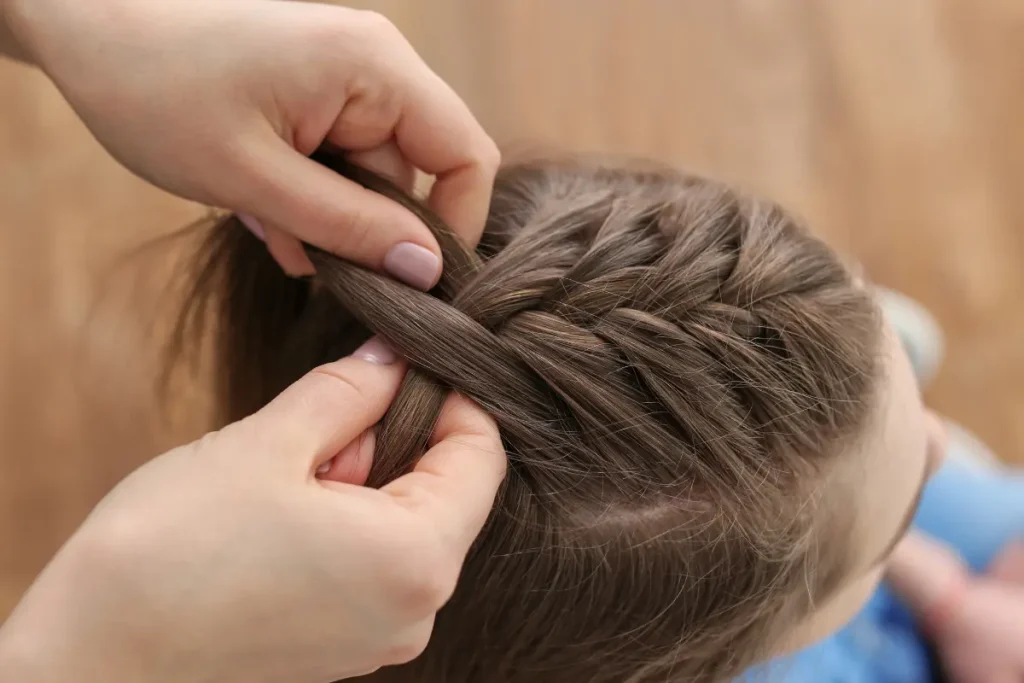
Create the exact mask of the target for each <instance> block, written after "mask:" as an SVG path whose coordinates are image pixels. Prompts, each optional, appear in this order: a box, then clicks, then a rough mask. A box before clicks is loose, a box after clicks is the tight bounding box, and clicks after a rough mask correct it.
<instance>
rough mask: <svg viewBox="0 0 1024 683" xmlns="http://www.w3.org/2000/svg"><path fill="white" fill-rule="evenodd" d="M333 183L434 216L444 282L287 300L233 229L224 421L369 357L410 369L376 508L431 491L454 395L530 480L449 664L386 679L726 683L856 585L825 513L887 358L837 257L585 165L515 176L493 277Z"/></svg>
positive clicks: (355, 273)
mask: <svg viewBox="0 0 1024 683" xmlns="http://www.w3.org/2000/svg"><path fill="white" fill-rule="evenodd" d="M315 158H316V159H317V160H318V161H319V162H320V163H322V164H325V165H326V166H328V167H330V168H333V169H334V170H336V171H337V172H339V173H341V174H343V175H345V176H347V177H349V178H351V179H353V180H355V181H357V182H359V183H361V184H363V185H364V186H366V187H368V188H370V189H373V190H376V191H378V192H380V193H382V194H384V195H386V196H388V197H391V198H393V199H394V200H396V201H399V202H401V203H402V204H403V205H405V206H406V207H408V208H409V209H410V210H412V211H414V212H415V213H416V214H417V215H419V216H420V218H422V219H423V221H424V222H425V223H426V224H427V225H428V226H429V227H430V229H431V230H432V231H433V233H434V234H435V236H436V237H437V239H438V240H439V242H440V244H441V247H442V251H443V255H444V264H445V269H444V274H443V277H442V278H441V281H440V284H439V285H438V286H437V287H436V288H435V289H434V290H433V291H432V292H430V293H422V292H418V291H415V290H413V289H410V288H408V287H406V286H404V285H402V284H399V283H398V282H395V281H393V280H391V279H388V278H386V277H383V276H381V275H378V274H375V273H372V272H369V271H367V270H364V269H362V268H360V267H358V266H355V265H352V264H350V263H348V262H345V261H343V260H340V259H338V258H336V257H334V256H332V255H330V254H328V253H325V252H323V251H320V250H317V249H315V248H312V247H309V248H308V249H307V251H308V253H309V255H310V257H311V259H312V261H313V263H314V265H315V267H316V270H317V275H316V276H315V277H314V278H312V279H309V280H295V279H290V278H288V277H286V276H285V275H284V274H283V273H282V272H281V271H280V269H279V268H278V267H277V265H276V264H275V263H274V262H273V261H272V260H271V258H270V256H269V255H268V254H267V252H266V250H265V248H264V246H263V245H262V244H261V243H260V242H259V240H257V239H256V238H255V237H254V236H252V235H251V234H250V233H248V232H247V231H246V230H245V229H244V228H243V227H242V226H241V225H240V224H239V223H238V221H237V220H236V219H234V218H227V219H224V220H223V221H221V223H220V224H219V225H217V226H216V229H214V230H213V231H211V232H210V233H209V236H208V238H207V240H206V242H205V243H204V245H203V247H202V253H201V258H199V259H198V261H197V263H196V271H195V280H194V282H195V286H194V291H193V295H192V297H191V298H190V300H189V303H188V305H187V307H186V310H185V312H184V317H183V324H182V325H180V326H179V328H178V334H179V337H178V339H177V342H178V344H179V345H180V344H182V343H184V342H185V341H187V340H189V339H190V338H193V337H197V336H201V334H202V332H201V330H199V329H198V328H197V327H196V324H197V323H201V322H202V321H204V320H207V319H210V318H212V319H213V321H214V323H215V324H216V326H217V335H216V343H217V351H216V355H217V366H216V367H217V368H218V372H219V376H218V379H219V382H220V387H219V388H220V404H221V406H222V408H223V409H224V414H223V416H222V417H223V419H225V420H236V419H239V418H241V417H243V416H245V415H247V414H249V413H251V412H253V411H255V410H257V409H258V408H259V407H261V406H262V405H263V404H265V403H267V402H268V401H269V400H270V399H271V398H273V397H274V396H275V395H276V394H277V393H279V392H280V391H281V390H282V389H283V388H284V387H285V386H287V385H288V384H289V383H291V382H293V381H294V380H296V379H297V378H298V377H300V376H301V375H302V374H304V373H305V372H307V371H308V370H310V369H312V368H314V367H315V366H317V365H319V364H321V363H324V362H327V361H331V360H334V359H337V358H339V357H341V356H343V355H345V354H347V353H349V352H351V351H352V350H353V349H354V348H355V347H356V346H358V345H359V344H360V343H361V342H362V341H364V340H365V339H366V338H367V337H368V336H369V334H370V333H371V331H372V332H373V333H377V334H380V335H382V336H383V337H384V338H386V339H387V340H388V341H389V342H390V343H391V344H392V345H393V346H394V347H395V348H396V349H397V350H398V351H399V353H400V354H401V355H403V356H404V357H405V358H407V359H408V361H409V364H410V367H411V369H410V371H409V374H408V377H407V378H406V380H405V383H404V385H403V387H402V389H401V391H400V393H399V396H398V399H397V400H396V401H395V403H394V404H393V406H392V407H391V409H390V411H389V412H388V414H387V416H386V417H385V418H384V420H383V422H382V424H381V425H380V428H379V437H378V441H377V450H376V456H375V461H374V464H373V468H372V471H371V474H370V482H369V485H371V486H379V485H381V484H383V483H385V482H387V481H390V480H391V479H393V478H395V477H397V476H399V475H400V474H402V473H403V472H405V471H407V470H408V469H409V468H410V466H411V464H412V463H413V462H414V460H415V458H416V457H417V455H418V454H419V453H421V452H422V449H423V446H424V442H425V440H426V438H427V436H428V435H429V433H430V431H431V429H432V426H433V423H434V421H435V419H436V418H437V414H438V410H439V407H440V405H441V402H442V400H443V398H444V396H445V394H446V392H448V391H450V390H456V391H459V392H460V393H462V394H464V395H466V396H468V397H470V398H472V399H473V400H475V401H476V402H477V403H479V404H480V405H481V406H483V407H484V408H485V409H486V410H487V411H488V412H489V413H491V414H492V415H493V416H494V418H495V419H496V420H497V422H498V425H499V426H500V428H501V433H502V437H503V440H504V443H505V446H506V448H507V450H508V454H509V460H510V465H509V474H508V477H507V479H506V481H505V483H504V485H503V487H502V489H501V491H500V493H499V495H498V499H497V503H496V506H495V510H494V512H493V514H492V516H491V519H490V520H489V522H488V525H487V527H486V528H485V530H484V532H483V534H482V536H481V537H480V539H479V540H478V542H477V543H476V545H475V546H474V548H473V550H472V552H471V553H470V556H469V558H468V559H467V561H466V564H465V568H464V571H463V573H462V576H461V579H460V581H459V585H458V587H457V589H456V592H455V595H454V597H453V598H452V599H451V601H450V602H449V603H448V605H447V606H446V607H445V608H444V609H443V610H442V611H441V613H440V614H439V616H438V618H437V622H436V628H435V632H434V635H433V638H432V640H431V642H430V644H429V646H428V647H427V650H426V652H425V653H424V654H423V655H422V656H421V657H419V658H418V659H416V660H414V661H413V662H411V663H409V664H406V665H403V666H399V667H392V668H388V669H384V670H382V671H380V672H378V673H377V674H375V675H374V677H375V678H374V680H387V681H401V682H403V683H405V682H408V683H412V682H414V681H416V682H421V681H422V682H425V683H442V682H443V683H519V682H524V683H548V682H551V683H578V682H579V683H582V682H584V681H586V682H587V683H600V682H605V681H607V682H609V683H611V682H615V683H622V682H624V681H635V682H640V681H669V680H671V681H718V680H724V679H727V678H729V677H731V676H734V675H736V674H737V673H739V672H740V671H741V670H742V669H744V668H745V667H747V666H748V665H750V664H751V663H753V662H754V661H756V660H757V659H759V658H762V657H764V656H766V655H768V654H769V653H771V652H772V650H773V648H775V647H777V646H778V643H779V639H780V637H781V636H783V635H784V634H785V632H786V629H787V627H790V626H792V625H793V624H794V623H795V622H797V621H798V620H799V619H800V618H802V617H803V616H804V615H805V614H806V613H807V612H808V611H809V609H810V607H811V604H812V602H813V600H814V599H815V598H816V597H818V596H820V595H822V594H823V593H825V592H827V591H828V590H830V589H831V588H833V587H834V586H835V584H836V582H837V580H838V579H839V578H840V577H841V576H842V575H843V572H844V571H846V569H847V560H848V557H847V549H846V547H845V544H844V543H842V542H839V541H838V540H835V539H838V538H839V536H838V535H835V536H832V534H838V533H843V530H842V529H840V528H838V527H837V524H840V523H841V522H842V520H843V518H844V517H846V516H844V515H842V514H839V513H837V512H836V510H837V509H838V508H841V507H842V505H841V501H840V499H841V498H842V497H843V492H841V491H833V490H832V489H831V488H828V489H827V490H824V491H822V489H824V488H825V486H824V485H825V482H826V479H827V473H828V471H829V469H830V465H831V463H833V462H835V461H836V459H837V458H838V457H840V456H842V454H843V453H844V452H848V450H849V449H848V446H849V444H850V442H851V440H852V439H853V438H856V437H857V436H858V435H859V434H860V433H862V432H863V431H864V430H865V428H866V425H867V424H868V420H869V419H870V415H871V410H872V405H874V403H875V401H874V391H875V388H876V386H877V384H878V382H877V381H876V380H877V376H878V361H877V355H878V353H879V348H880V339H881V335H880V331H879V330H880V328H879V321H878V318H877V314H876V310H875V307H874V305H873V303H872V302H871V300H870V298H869V296H868V294H867V293H866V292H865V291H864V290H863V289H862V288H861V287H860V286H858V285H857V284H856V283H855V282H854V280H853V278H852V277H851V275H850V273H849V272H848V271H847V270H846V269H845V268H844V267H843V265H842V264H841V263H840V261H839V260H838V258H837V257H836V256H835V254H834V253H832V251H831V250H830V249H829V248H828V247H826V246H825V245H824V244H823V243H822V242H820V241H819V240H817V239H816V238H814V237H812V236H810V235H809V234H808V233H807V232H806V231H805V230H804V229H803V228H801V227H800V226H798V225H797V224H796V223H795V222H794V221H793V220H792V219H791V218H790V217H789V216H788V215H787V214H786V213H785V212H783V211H782V210H781V209H780V208H779V207H778V206H776V205H774V204H772V203H769V202H765V201H760V200H756V199H752V198H748V197H745V196H742V195H740V194H738V193H737V192H735V191H733V190H731V189H729V188H727V187H724V186H722V185H719V184H717V183H714V182H711V181H708V180H705V179H701V178H696V177H691V176H687V175H683V174H680V173H677V172H673V171H668V170H661V169H640V168H636V169H634V168H616V167H608V166H604V165H601V164H599V163H590V162H587V161H584V160H569V161H544V162H532V163H523V164H518V165H513V166H509V167H506V168H504V169H503V170H502V171H501V172H500V174H499V176H498V178H497V181H496V184H495V191H494V199H493V202H492V205H491V210H490V216H489V219H488V222H487V227H486V231H485V232H484V235H483V238H482V241H481V243H480V245H479V246H478V247H477V249H476V250H475V251H473V250H469V249H467V248H465V247H464V246H463V245H462V244H461V243H460V242H459V240H458V239H457V238H456V237H454V236H453V234H452V233H451V232H450V231H449V230H448V229H447V228H446V227H445V226H444V225H443V224H442V222H441V221H440V220H439V219H438V218H437V217H436V216H434V215H432V214H431V213H430V212H429V211H428V210H427V209H426V208H424V207H423V205H421V204H420V203H419V202H417V201H416V200H414V199H412V198H409V197H408V196H406V195H405V194H404V193H403V192H402V191H400V190H399V189H398V188H396V187H395V186H393V185H392V184H391V183H389V182H388V181H386V180H384V179H382V178H380V177H378V176H376V175H374V174H372V173H369V172H367V171H366V170H363V169H360V168H358V167H355V166H353V165H351V164H350V163H348V162H346V161H345V159H344V158H343V157H342V156H341V155H340V154H337V153H334V152H331V151H329V150H321V151H320V152H319V153H318V154H317V155H316V157H315ZM209 303H214V304H215V306H214V307H213V308H212V309H209V310H208V309H207V304H209ZM211 312H212V314H211ZM822 499H825V502H826V503H827V505H826V504H822ZM826 537H827V538H828V539H829V542H824V543H821V544H820V546H819V543H818V541H824V540H825V539H826Z"/></svg>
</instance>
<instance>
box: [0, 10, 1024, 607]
mask: <svg viewBox="0 0 1024 683" xmlns="http://www.w3.org/2000/svg"><path fill="white" fill-rule="evenodd" d="M362 4H363V6H367V7H373V8H376V9H379V10H381V11H383V12H384V13H386V14H388V15H389V16H390V17H391V18H392V19H393V20H394V21H395V22H396V23H397V24H398V25H399V26H400V27H401V28H403V29H404V30H405V31H406V32H407V35H408V36H409V38H410V40H411V42H413V44H414V45H416V46H417V47H418V48H419V50H420V51H421V53H422V54H423V55H424V57H425V58H426V59H427V60H428V61H429V62H430V63H431V64H432V65H433V66H434V67H435V69H436V70H437V71H438V72H440V73H441V74H442V75H443V76H444V77H445V78H447V79H448V80H449V81H450V83H451V84H452V85H453V86H454V87H455V88H456V90H458V91H459V92H460V93H462V94H463V95H464V96H465V97H466V98H467V99H468V100H469V102H470V104H471V106H472V107H473V108H474V110H475V111H476V112H477V114H478V115H479V117H480V118H481V119H482V121H483V122H484V123H485V125H486V126H487V127H488V128H489V129H490V130H491V131H492V132H493V134H494V135H496V137H497V138H498V139H499V141H500V142H502V143H505V144H510V143H511V144H512V146H513V148H514V147H515V146H516V144H521V143H526V144H528V145H530V147H540V148H541V149H543V148H544V147H546V146H549V147H554V148H555V149H570V150H587V151H604V152H614V153H624V154H629V155H638V156H646V157H652V158H656V159H661V160H665V161H670V162H673V163H676V164H679V165H682V166H685V167H687V168H689V169H692V170H695V171H700V172H704V173H707V174H710V175H714V176H718V177H720V178H723V179H726V180H730V181H733V182H736V183H739V184H742V185H744V186H746V187H748V188H751V189H753V190H756V191H758V192H761V193H764V194H767V195H770V196H772V197H775V198H777V199H779V200H781V201H783V202H784V203H785V204H787V205H789V206H790V207H792V208H794V209H796V210H797V211H798V212H800V213H802V214H803V215H804V216H805V217H807V218H808V219H809V220H810V221H811V222H812V223H813V224H814V225H815V226H816V227H817V228H818V229H819V230H820V231H822V232H823V233H825V234H826V235H828V236H830V238H831V239H832V240H833V241H834V242H835V243H836V244H837V245H839V246H841V247H843V248H846V249H848V250H849V251H851V252H852V253H853V254H855V255H856V256H858V257H859V258H860V259H861V260H862V261H863V262H864V263H865V264H866V265H867V267H868V269H869V272H870V273H871V274H872V276H873V277H874V279H875V280H876V281H879V282H881V283H883V284H886V285H889V286H892V287H895V288H896V289H899V290H902V291H903V292H905V293H907V294H910V295H911V296H913V297H915V298H917V299H919V300H920V301H922V302H923V303H925V304H926V305H927V306H928V307H929V308H930V309H931V310H932V311H933V312H934V313H935V314H936V315H937V317H938V318H939V320H940V321H941V322H942V324H943V325H944V327H945V330H946V332H947V334H948V341H949V352H948V358H947V360H946V363H945V365H944V366H943V369H942V371H941V373H940V376H939V379H938V381H937V382H936V384H935V385H934V387H933V388H932V390H931V391H930V392H929V399H930V400H931V402H932V404H933V405H934V406H936V407H937V408H939V409H940V410H941V411H943V412H945V413H947V414H949V415H951V416H953V417H955V418H957V419H958V420H960V421H961V422H963V423H964V424H965V425H967V426H968V427H970V428H971V429H973V430H974V431H976V432H977V433H978V434H979V435H981V436H982V437H983V438H984V439H985V440H987V441H988V442H989V443H990V444H992V445H993V446H994V447H995V448H996V449H997V450H998V452H999V453H1000V454H1001V455H1002V456H1003V457H1005V458H1007V459H1011V460H1017V461H1021V462H1024V421H1021V420H1020V419H1019V418H1020V416H1021V415H1022V413H1024V410H1022V409H1024V307H1022V306H1021V300H1022V299H1024V273H1022V270H1021V267H1020V266H1021V264H1024V244H1022V237H1021V231H1020V229H1019V227H1018V226H1019V225H1020V224H1021V221H1022V219H1024V192H1022V191H1021V190H1020V188H1018V186H1017V182H1018V181H1019V178H1020V177H1021V176H1022V171H1024V128H1022V127H1021V126H1020V125H1019V124H1018V121H1017V119H1018V116H1019V115H1020V109H1021V105H1022V104H1024V94H1022V92H1024V91H1022V87H1021V81H1020V77H1021V76H1020V75H1021V73H1024V41H1021V40H1020V36H1021V34H1022V30H1024V5H1022V4H1021V3H1019V2H1017V1H1016V0H957V1H952V0H946V1H940V0H903V1H902V2H898V3H895V2H890V0H870V1H865V2H839V1H836V2H818V1H817V0H793V1H789V2H774V1H769V0H734V1H732V2H700V1H699V0H692V1H690V0H685V1H684V0H586V1H584V0H501V1H495V2H478V1H477V0H432V1H431V2H429V3H424V2H418V1H417V0H391V1H388V2H385V1H381V2H364V3H362ZM0 181H2V182H0V263H2V266H0V277H2V278H4V280H3V286H2V291H0V321H2V322H3V325H4V330H5V332H4V334H3V337H2V340H0V348H2V356H0V383H2V394H0V396H2V401H3V402H2V404H0V449H2V450H0V615H2V614H4V613H6V611H7V609H8V608H9V607H10V606H11V605H12V604H13V602H14V600H15V598H16V596H17V595H18V594H20V592H21V591H22V590H23V589H24V587H25V586H26V585H27V583H28V582H29V581H30V580H31V577H32V576H33V575H35V573H36V572H37V571H38V570H39V569H40V567H41V566H42V565H43V563H44V562H45V561H46V559H47V557H49V556H50V555H51V554H52V553H53V552H54V551H55V549H56V548H57V547H58V545H59V544H60V542H61V541H62V540H63V539H65V538H66V537H67V535H68V534H69V533H70V532H71V531H72V530H73V529H74V527H75V526H76V525H77V524H78V523H79V522H80V521H81V520H82V518H83V516H84V515H85V514H86V512H87V511H88V509H89V507H90V506H91V505H92V504H93V503H95V502H96V501H97V500H98V499H99V498H100V497H101V496H102V494H103V493H104V492H105V491H106V490H107V489H108V488H109V487H110V486H111V485H112V484H113V483H114V482H116V481H117V480H118V479H119V478H120V477H121V476H122V475H123V474H125V473H126V472H127V471H128V470H129V469H131V468H132V467H133V466H134V465H136V464H138V463H140V462H142V461H143V460H144V459H146V458H148V457H150V456H151V455H153V454H154V453H156V452H158V451H159V450H160V449H162V448H164V447H166V446H167V445H168V444H169V443H171V441H173V438H174V437H173V436H172V435H168V434H167V433H166V432H165V430H164V429H163V428H162V425H163V423H162V422H161V421H160V420H157V419H155V417H156V413H157V411H156V407H155V403H154V401H153V399H152V396H151V393H150V388H151V383H152V378H153V372H154V351H155V348H154V345H153V342H152V339H151V337H148V336H147V334H146V332H147V328H148V326H149V324H150V321H149V320H148V318H147V315H148V314H150V313H151V312H152V310H153V297H154V296H155V291H154V290H157V289H159V278H156V285H157V286H156V287H153V288H147V287H139V286H138V285H137V284H136V283H135V282H134V281H133V280H132V278H130V277H128V278H126V277H122V276H114V277H111V276H109V274H110V272H111V270H112V267H113V265H114V264H116V263H117V262H118V260H119V259H122V260H123V255H124V253H125V251H126V250H128V249H129V248H130V247H132V246H134V245H137V244H139V243H140V242H143V241H145V240H147V239H150V238H152V237H154V236H157V235H160V234H163V233H166V232H169V231H171V230H173V229H174V228H176V227H179V226H181V225H182V224H184V223H186V222H188V221H189V220H190V219H191V218H193V217H195V216H196V215H197V214H198V209H197V208H196V207H194V206H191V205H188V204H186V203H184V202H181V201H178V200H176V199H173V198H170V197H168V196H166V195H164V194H162V193H161V192H159V191H157V190H154V189H152V188H150V187H147V186H146V185H145V184H143V183H142V182H141V181H139V180H137V179H135V178H133V177H131V176H130V175H129V174H128V173H127V172H125V171H123V170H122V169H120V168H119V167H118V166H117V165H116V164H115V163H114V162H113V161H111V160H110V159H109V158H107V157H106V156H105V154H104V152H103V151H102V150H101V149H100V148H99V147H98V145H97V144H96V143H95V142H93V141H92V140H91V139H90V138H89V136H88V135H87V133H86V131H85V130H84V129H83V127H82V126H81V125H80V124H79V123H78V122H77V120H76V119H75V117H74V115H73V114H72V113H71V112H70V111H69V110H68V108H67V107H66V106H65V105H64V104H63V102H62V101H61V99H60V97H59V96H58V95H57V94H56V92H55V91H54V90H53V89H52V88H51V87H50V86H49V85H48V84H47V82H46V81H45V80H44V79H43V78H41V77H40V76H39V75H38V74H36V73H33V72H31V71H29V70H27V69H25V68H22V67H20V66H16V65H14V64H8V63H0ZM152 280H153V278H152V277H151V278H150V281H152ZM101 293H103V297H102V298H101V297H100V294H101ZM97 301H100V303H99V304H97ZM150 317H151V316H150Z"/></svg>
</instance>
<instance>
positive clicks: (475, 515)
mask: <svg viewBox="0 0 1024 683" xmlns="http://www.w3.org/2000/svg"><path fill="white" fill-rule="evenodd" d="M430 445H431V447H430V449H429V450H428V451H427V452H426V454H425V455H424V456H423V457H422V458H420V460H419V462H418V463H417V464H416V466H415V467H414V469H413V471H412V472H410V473H409V474H406V475H403V476H402V477H399V478H398V479H396V480H395V481H393V482H391V483H390V484H388V485H386V486H384V487H383V488H382V489H381V491H383V492H384V493H387V494H388V495H390V496H391V497H392V498H393V499H394V500H396V501H397V502H398V503H399V504H401V505H404V506H407V507H409V508H411V509H413V510H414V511H415V512H416V513H417V515H422V516H425V517H429V518H430V520H431V522H432V525H433V526H434V527H435V528H437V529H438V530H439V531H440V533H441V534H442V535H443V536H444V537H446V538H447V539H449V540H450V541H451V542H452V547H453V549H454V550H455V551H456V552H458V553H459V556H460V557H463V556H465V554H466V553H467V552H468V551H469V547H470V545H472V543H473V541H474V540H475V539H476V537H477V536H478V535H479V534H480V530H481V529H482V528H483V525H484V523H485V522H486V521H487V517H488V515H489V514H490V512H491V508H492V506H493V505H494V497H495V495H496V494H497V492H498V487H499V486H500V485H501V482H502V479H504V477H505V471H506V468H507V458H506V456H505V449H504V448H503V447H502V444H501V436H500V435H499V433H498V428H497V425H495V424H494V421H493V420H492V419H491V418H490V416H489V415H487V414H486V413H485V412H483V411H482V410H481V409H480V408H478V407H477V406H476V405H475V404H474V403H472V402H471V401H469V400H467V399H465V398H462V397H460V396H457V395H454V394H453V395H452V396H451V397H449V398H448V400H447V401H446V403H445V406H444V410H443V411H442V412H441V417H440V418H439V420H438V423H437V427H436V428H435V430H434V433H433V435H432V436H431V440H430Z"/></svg>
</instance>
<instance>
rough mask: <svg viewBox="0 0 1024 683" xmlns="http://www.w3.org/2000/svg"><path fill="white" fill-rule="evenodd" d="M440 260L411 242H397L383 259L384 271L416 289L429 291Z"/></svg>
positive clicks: (432, 253) (435, 278)
mask: <svg viewBox="0 0 1024 683" xmlns="http://www.w3.org/2000/svg"><path fill="white" fill-rule="evenodd" d="M440 269H441V259H439V258H438V257H437V256H436V255H435V254H434V252H432V251H430V250H429V249H426V248H424V247H421V246H420V245H418V244H413V243H412V242H399V243H398V244H396V245H395V246H393V247H391V251H389V252H388V253H387V256H385V257H384V270H386V271H387V272H388V273H389V274H390V275H391V276H392V277H394V278H395V279H397V280H401V281H402V282H404V283H405V284H407V285H411V286H413V287H416V288H417V289H423V290H426V289H430V288H431V287H433V286H434V282H435V281H437V274H438V271H439V270H440Z"/></svg>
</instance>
